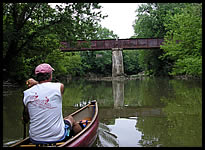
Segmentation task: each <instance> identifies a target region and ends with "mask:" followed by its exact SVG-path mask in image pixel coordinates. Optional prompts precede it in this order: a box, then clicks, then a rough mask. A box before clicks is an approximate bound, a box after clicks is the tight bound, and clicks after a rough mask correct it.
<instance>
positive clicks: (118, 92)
mask: <svg viewBox="0 0 205 150" xmlns="http://www.w3.org/2000/svg"><path fill="white" fill-rule="evenodd" d="M112 91H113V100H114V108H120V107H123V106H124V81H123V80H113V81H112Z"/></svg>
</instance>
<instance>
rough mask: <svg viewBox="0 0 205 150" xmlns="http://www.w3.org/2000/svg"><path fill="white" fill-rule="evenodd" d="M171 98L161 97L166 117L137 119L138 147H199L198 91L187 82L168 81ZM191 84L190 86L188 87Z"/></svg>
mask: <svg viewBox="0 0 205 150" xmlns="http://www.w3.org/2000/svg"><path fill="white" fill-rule="evenodd" d="M170 84H171V85H172V87H173V90H174V93H175V94H174V95H172V96H169V97H163V98H161V99H160V100H161V102H163V103H164V104H165V107H164V108H163V111H164V113H165V114H166V118H153V117H139V118H138V121H137V125H136V128H138V130H140V131H141V132H142V133H143V136H142V139H141V141H140V143H141V145H142V146H201V145H202V143H201V141H202V119H201V117H202V116H201V113H202V107H201V106H202V105H201V104H202V90H201V87H196V86H194V84H193V83H190V82H189V81H177V80H170ZM190 85H191V86H190Z"/></svg>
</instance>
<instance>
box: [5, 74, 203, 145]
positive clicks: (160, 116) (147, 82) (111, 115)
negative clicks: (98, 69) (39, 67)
mask: <svg viewBox="0 0 205 150" xmlns="http://www.w3.org/2000/svg"><path fill="white" fill-rule="evenodd" d="M63 83H64V85H65V92H64V95H63V114H64V116H66V115H68V114H70V113H71V112H73V111H75V110H77V109H78V108H79V107H82V106H84V105H85V104H87V103H88V102H89V101H91V100H97V102H98V105H99V120H100V123H99V128H98V136H97V139H96V141H95V143H94V145H93V147H201V146H202V81H201V80H179V79H168V78H148V77H147V78H143V79H141V80H126V81H86V80H83V79H82V80H72V81H69V82H63ZM23 90H25V87H19V88H6V87H4V89H3V144H4V146H8V145H9V144H11V143H13V142H16V141H18V140H21V139H22V137H23V124H22V121H21V116H22V109H23V107H22V97H23Z"/></svg>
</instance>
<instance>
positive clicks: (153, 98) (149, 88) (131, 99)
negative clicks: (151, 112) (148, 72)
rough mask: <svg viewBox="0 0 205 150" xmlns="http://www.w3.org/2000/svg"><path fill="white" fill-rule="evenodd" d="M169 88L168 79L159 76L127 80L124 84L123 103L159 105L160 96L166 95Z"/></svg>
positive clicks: (140, 105) (129, 104)
mask: <svg viewBox="0 0 205 150" xmlns="http://www.w3.org/2000/svg"><path fill="white" fill-rule="evenodd" d="M169 88H170V85H169V82H168V80H165V79H160V78H149V77H147V78H144V79H143V80H136V81H134V82H133V81H127V82H126V84H125V98H124V99H125V105H128V106H139V107H142V106H143V107H144V106H151V107H161V106H162V103H161V101H160V98H161V96H167V95H168V90H167V89H169Z"/></svg>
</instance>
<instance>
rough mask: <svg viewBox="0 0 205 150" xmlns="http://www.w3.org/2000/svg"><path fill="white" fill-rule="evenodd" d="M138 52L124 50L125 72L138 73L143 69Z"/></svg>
mask: <svg viewBox="0 0 205 150" xmlns="http://www.w3.org/2000/svg"><path fill="white" fill-rule="evenodd" d="M137 56H138V52H137V51H130V50H123V64H124V72H125V73H126V74H128V75H132V74H137V73H139V72H140V71H141V68H140V67H139V65H138V58H137Z"/></svg>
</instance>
